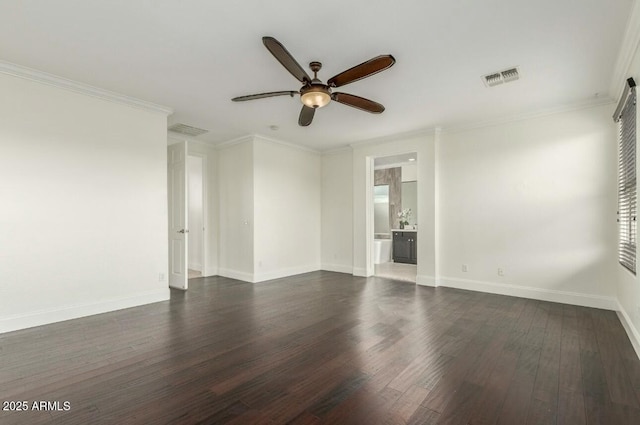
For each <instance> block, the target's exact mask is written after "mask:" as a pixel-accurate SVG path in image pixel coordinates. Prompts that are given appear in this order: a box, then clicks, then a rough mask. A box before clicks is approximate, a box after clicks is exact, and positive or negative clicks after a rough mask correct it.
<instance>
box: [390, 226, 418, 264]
mask: <svg viewBox="0 0 640 425" xmlns="http://www.w3.org/2000/svg"><path fill="white" fill-rule="evenodd" d="M392 233H393V262H394V263H409V264H417V263H418V231H417V230H409V229H393V230H392Z"/></svg>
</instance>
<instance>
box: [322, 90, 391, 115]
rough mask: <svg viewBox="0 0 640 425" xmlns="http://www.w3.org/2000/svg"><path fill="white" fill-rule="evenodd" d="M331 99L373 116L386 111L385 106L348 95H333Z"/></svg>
mask: <svg viewBox="0 0 640 425" xmlns="http://www.w3.org/2000/svg"><path fill="white" fill-rule="evenodd" d="M331 99H333V100H335V101H336V102H338V103H342V104H343V105H347V106H352V107H354V108H357V109H361V110H363V111H367V112H371V113H372V114H380V113H382V112H383V111H384V106H382V105H381V104H379V103H378V102H374V101H373V100H369V99H365V98H364V97H360V96H354V95H352V94H347V93H332V94H331Z"/></svg>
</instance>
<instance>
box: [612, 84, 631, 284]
mask: <svg viewBox="0 0 640 425" xmlns="http://www.w3.org/2000/svg"><path fill="white" fill-rule="evenodd" d="M627 83H628V87H626V89H625V92H624V95H623V97H622V99H621V100H620V105H618V109H617V110H616V114H615V115H614V119H615V120H616V121H618V123H619V131H620V134H619V139H618V144H619V146H618V232H619V237H618V261H619V262H620V264H622V265H623V266H624V267H626V268H627V269H629V270H630V271H631V272H632V273H634V274H635V273H636V238H637V236H636V235H637V221H636V215H637V202H636V201H637V195H636V193H637V190H636V91H635V82H634V81H633V79H631V78H630V79H629V80H627Z"/></svg>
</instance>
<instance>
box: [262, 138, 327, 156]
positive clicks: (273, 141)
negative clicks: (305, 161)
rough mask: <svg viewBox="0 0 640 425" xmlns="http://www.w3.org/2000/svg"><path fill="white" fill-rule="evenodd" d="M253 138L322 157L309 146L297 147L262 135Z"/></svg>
mask: <svg viewBox="0 0 640 425" xmlns="http://www.w3.org/2000/svg"><path fill="white" fill-rule="evenodd" d="M253 137H254V139H259V140H263V141H265V142H269V143H273V144H276V145H282V146H286V147H288V148H292V149H297V150H301V151H304V152H308V153H312V154H315V155H320V153H321V152H320V151H319V150H317V149H313V148H309V147H307V146H300V145H296V144H294V143H289V142H284V141H282V140H278V139H272V138H271V137H267V136H263V135H262V134H254V135H253Z"/></svg>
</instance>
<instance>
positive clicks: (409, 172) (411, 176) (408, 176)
mask: <svg viewBox="0 0 640 425" xmlns="http://www.w3.org/2000/svg"><path fill="white" fill-rule="evenodd" d="M416 180H418V164H416V163H413V164H407V165H403V166H402V181H403V182H414V181H416Z"/></svg>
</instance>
